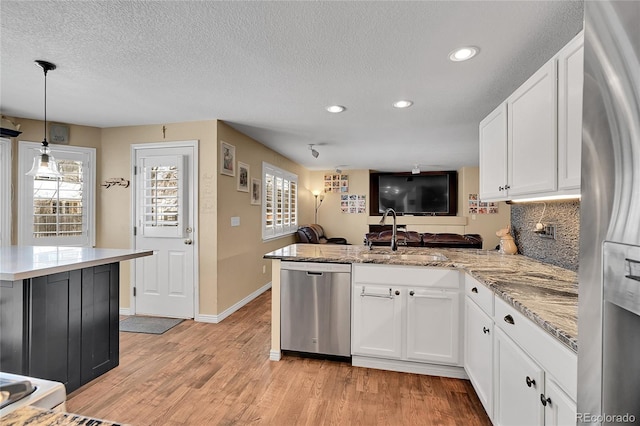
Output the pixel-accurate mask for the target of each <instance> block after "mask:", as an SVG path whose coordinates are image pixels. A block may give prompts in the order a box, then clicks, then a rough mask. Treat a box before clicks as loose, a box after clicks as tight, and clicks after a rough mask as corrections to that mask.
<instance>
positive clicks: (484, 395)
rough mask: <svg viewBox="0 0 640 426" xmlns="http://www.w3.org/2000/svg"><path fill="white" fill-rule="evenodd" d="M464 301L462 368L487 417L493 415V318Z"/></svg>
mask: <svg viewBox="0 0 640 426" xmlns="http://www.w3.org/2000/svg"><path fill="white" fill-rule="evenodd" d="M466 299H467V300H466V301H465V316H464V321H465V327H464V341H465V345H464V369H465V371H466V372H467V375H468V376H469V379H470V380H471V383H472V384H473V387H474V389H475V390H476V393H477V394H478V398H479V399H480V402H482V405H483V406H484V409H485V411H486V412H487V414H488V415H489V417H492V416H493V320H492V319H491V318H490V317H489V316H488V315H487V314H485V313H484V312H482V310H481V309H480V307H478V305H476V304H475V303H474V302H473V300H471V299H470V298H468V297H467V298H466Z"/></svg>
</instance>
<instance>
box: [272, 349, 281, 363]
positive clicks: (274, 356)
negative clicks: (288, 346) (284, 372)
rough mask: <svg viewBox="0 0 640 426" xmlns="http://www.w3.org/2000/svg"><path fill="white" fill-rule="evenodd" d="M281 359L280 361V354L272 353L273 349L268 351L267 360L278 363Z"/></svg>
mask: <svg viewBox="0 0 640 426" xmlns="http://www.w3.org/2000/svg"><path fill="white" fill-rule="evenodd" d="M281 359H282V352H280V351H274V350H273V349H272V350H270V351H269V360H271V361H280V360H281Z"/></svg>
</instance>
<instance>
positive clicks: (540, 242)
mask: <svg viewBox="0 0 640 426" xmlns="http://www.w3.org/2000/svg"><path fill="white" fill-rule="evenodd" d="M546 205H547V207H546V209H545V210H544V217H543V218H542V223H545V224H554V225H555V226H556V239H555V240H551V239H546V238H540V236H539V235H538V234H536V233H534V232H533V230H534V229H535V226H536V223H538V221H539V220H540V216H541V215H542V211H543V209H544V204H543V203H542V202H536V203H522V204H521V203H514V204H511V228H512V230H511V233H512V235H513V238H514V240H515V242H516V245H517V246H518V253H520V254H522V255H524V256H527V257H531V258H533V259H536V260H539V261H541V262H545V263H550V264H552V265H556V266H560V267H562V268H566V269H570V270H572V271H577V270H578V252H579V247H578V246H579V240H580V201H578V200H575V201H547V202H546Z"/></svg>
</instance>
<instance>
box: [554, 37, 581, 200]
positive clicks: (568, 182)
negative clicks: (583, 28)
mask: <svg viewBox="0 0 640 426" xmlns="http://www.w3.org/2000/svg"><path fill="white" fill-rule="evenodd" d="M583 80H584V34H580V35H578V36H577V37H576V38H575V39H573V40H572V41H571V42H570V43H569V44H568V45H566V46H565V47H564V48H563V49H562V50H561V51H560V53H559V54H558V189H579V188H580V167H581V163H580V162H581V152H582V82H583Z"/></svg>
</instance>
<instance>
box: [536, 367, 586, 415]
mask: <svg viewBox="0 0 640 426" xmlns="http://www.w3.org/2000/svg"><path fill="white" fill-rule="evenodd" d="M543 401H544V402H543ZM540 402H541V403H543V404H544V424H545V425H552V426H564V425H575V424H576V412H577V407H576V403H575V402H574V401H573V400H572V399H571V398H570V397H569V396H568V395H567V394H566V393H565V392H564V391H563V390H562V389H561V388H560V386H559V385H558V384H557V383H556V382H555V380H553V379H551V378H550V377H546V378H545V382H544V394H541V395H540Z"/></svg>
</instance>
